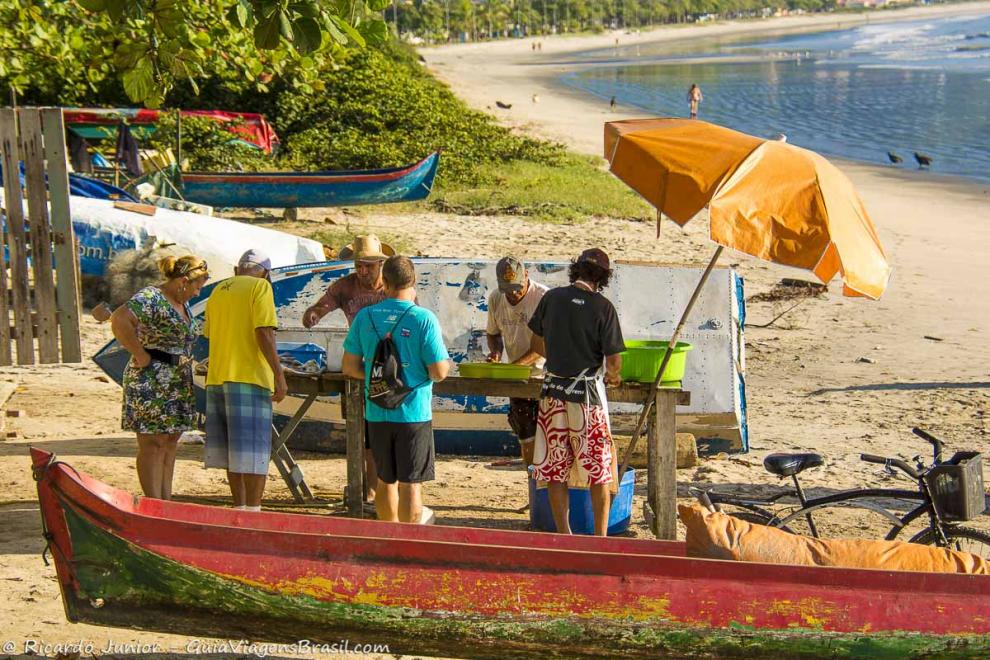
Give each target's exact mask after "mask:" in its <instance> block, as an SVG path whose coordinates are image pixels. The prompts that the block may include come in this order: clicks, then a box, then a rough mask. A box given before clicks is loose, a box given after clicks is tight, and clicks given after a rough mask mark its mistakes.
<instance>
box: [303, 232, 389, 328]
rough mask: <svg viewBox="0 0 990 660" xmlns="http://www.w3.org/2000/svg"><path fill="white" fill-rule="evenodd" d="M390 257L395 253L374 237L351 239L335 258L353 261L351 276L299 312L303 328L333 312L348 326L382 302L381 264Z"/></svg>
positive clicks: (334, 285)
mask: <svg viewBox="0 0 990 660" xmlns="http://www.w3.org/2000/svg"><path fill="white" fill-rule="evenodd" d="M393 254H395V250H393V249H392V248H391V247H390V246H388V245H386V244H385V243H382V242H381V241H380V240H378V237H377V236H375V235H374V234H369V235H367V236H357V237H355V238H354V242H353V243H351V244H350V245H348V246H347V247H345V248H344V249H342V250H341V251H340V255H339V258H340V260H341V261H346V260H347V259H354V272H353V273H351V274H350V275H347V276H345V277H341V278H340V279H338V280H336V281H335V282H334V283H333V284H331V285H330V287H329V288H328V289H327V291H326V293H324V294H323V296H322V297H321V298H320V299H319V300H317V301H316V303H315V304H314V305H311V306H310V307H309V308H308V309H307V310H306V311H305V312H303V325H304V326H305V327H307V328H312V327H313V326H314V325H316V324H317V323H319V322H320V319H322V318H323V317H324V316H326V315H327V314H329V313H330V312H332V311H334V310H335V309H339V310H340V311H342V312H343V313H344V316H346V317H347V324H348V325H350V324H351V323H353V322H354V317H355V316H357V313H358V312H360V311H361V310H362V309H364V308H365V307H368V306H369V305H377V304H378V303H380V302H381V301H383V300H385V283H384V282H382V264H383V263H385V260H386V259H388V258H389V257H391V256H392V255H393Z"/></svg>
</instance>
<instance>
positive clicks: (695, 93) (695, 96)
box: [687, 84, 704, 119]
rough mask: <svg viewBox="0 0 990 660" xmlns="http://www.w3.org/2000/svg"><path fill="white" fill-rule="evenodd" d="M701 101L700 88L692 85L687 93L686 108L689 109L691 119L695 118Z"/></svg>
mask: <svg viewBox="0 0 990 660" xmlns="http://www.w3.org/2000/svg"><path fill="white" fill-rule="evenodd" d="M703 99H704V97H703V96H702V95H701V88H700V87H698V86H697V85H694V84H692V85H691V89H689V90H688V93H687V100H688V106H689V107H690V109H691V119H695V118H697V116H698V106H699V105H701V101H702V100H703Z"/></svg>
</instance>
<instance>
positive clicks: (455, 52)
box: [0, 3, 990, 657]
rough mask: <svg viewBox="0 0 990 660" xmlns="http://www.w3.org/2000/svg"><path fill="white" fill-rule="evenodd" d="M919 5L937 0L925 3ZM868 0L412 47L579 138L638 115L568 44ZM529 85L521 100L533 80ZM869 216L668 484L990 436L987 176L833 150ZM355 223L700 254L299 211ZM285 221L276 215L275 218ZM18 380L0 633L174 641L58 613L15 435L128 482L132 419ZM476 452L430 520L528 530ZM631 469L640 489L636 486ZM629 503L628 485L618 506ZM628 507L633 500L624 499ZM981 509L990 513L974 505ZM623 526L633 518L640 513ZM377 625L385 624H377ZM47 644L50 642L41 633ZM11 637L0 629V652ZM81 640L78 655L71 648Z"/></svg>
mask: <svg viewBox="0 0 990 660" xmlns="http://www.w3.org/2000/svg"><path fill="white" fill-rule="evenodd" d="M981 10H982V11H984V12H985V11H988V10H990V3H974V4H968V5H953V6H948V7H938V8H931V9H929V8H919V9H911V10H905V11H901V12H890V13H888V12H884V13H883V15H882V16H878V15H876V14H873V15H869V18H870V20H874V21H877V20H880V18H881V17H882V18H883V19H887V18H913V17H916V16H919V15H929V14H925V12H939V13H947V12H969V11H981ZM931 15H934V14H931ZM865 16H867V15H864V14H855V15H842V16H824V17H817V16H802V17H793V18H782V19H773V20H766V21H752V22H745V23H724V24H716V25H706V26H691V27H679V28H667V29H663V30H657V31H654V32H651V33H642V34H637V35H627V34H604V35H598V36H580V37H559V38H543V39H541V41H542V42H543V49H542V51H541V52H539V53H534V52H532V51H531V49H530V40H518V41H515V40H514V41H505V42H492V43H484V44H469V45H456V46H446V47H442V48H429V49H424V50H423V51H422V52H423V55H424V57H425V59H426V61H427V64H428V66H429V67H430V69H431V70H432V71H434V72H435V73H436V74H437V75H438V76H439V77H441V78H442V79H443V80H445V81H446V82H448V83H449V84H450V85H451V86H452V88H453V89H454V90H455V92H456V93H457V94H458V95H459V96H461V97H462V98H463V99H464V100H465V101H467V102H468V103H469V104H470V105H471V106H473V107H476V108H479V109H487V108H493V109H494V108H495V106H494V103H495V100H501V101H503V102H511V103H512V106H513V107H512V109H511V110H508V111H502V110H497V111H496V110H493V112H497V113H498V116H499V117H500V119H501V120H502V121H503V122H505V123H506V124H508V125H511V126H514V127H517V128H518V129H519V130H520V131H527V132H530V133H532V134H534V135H540V136H544V137H548V138H552V139H557V140H561V141H563V142H565V143H566V144H568V145H569V146H571V147H572V148H574V149H576V150H578V151H582V152H585V153H589V154H596V155H599V154H600V151H601V139H602V123H603V122H604V121H607V120H610V119H619V118H623V117H630V116H635V113H632V112H630V113H627V112H625V111H623V109H622V108H619V109H617V110H616V111H615V112H609V110H608V107H607V102H602V101H600V100H596V99H594V98H589V97H586V96H584V95H581V94H579V93H578V92H576V91H572V90H569V89H566V88H563V87H561V86H560V85H559V84H557V83H556V82H555V79H556V78H557V77H558V76H559V75H560V73H561V71H562V70H563V69H565V68H566V67H568V66H571V64H568V63H567V62H568V57H567V56H568V55H569V54H572V53H575V52H578V51H584V50H589V49H595V48H607V47H610V46H612V45H614V41H615V39H616V38H618V39H620V44H621V45H627V44H628V43H631V42H633V41H634V40H637V41H641V42H644V43H645V41H646V40H676V39H694V38H698V37H701V36H711V35H716V34H730V33H741V32H749V33H754V34H755V33H757V32H759V31H770V30H774V31H776V30H781V29H787V30H790V29H799V30H804V29H825V28H832V27H836V26H837V25H839V24H843V25H846V24H849V25H852V24H854V23H855V22H856V21H863V20H866V19H865V18H864V17H865ZM534 95H536V96H537V102H535V103H534V102H533V96H534ZM840 167H841V169H842V170H843V171H844V172H845V173H846V174H847V175H848V176H849V177H850V179H851V180H852V181H853V182H854V184H855V185H856V187H857V188H858V190H859V191H860V193H861V195H862V197H863V200H864V202H865V204H866V207H867V209H868V210H869V212H870V214H871V216H872V218H873V220H874V223H875V224H876V226H877V228H878V230H879V232H880V236H881V240H882V241H883V244H884V246H885V248H886V250H887V254H888V257H889V259H890V262H891V263H892V265H893V268H894V272H893V276H892V279H891V282H890V286H889V288H888V290H887V292H886V294H885V295H884V297H883V298H882V299H881V300H879V301H876V302H871V301H868V300H865V299H852V298H844V297H842V296H841V288H842V287H841V284H840V283H838V282H834V283H832V285H831V286H830V287H829V291H828V293H827V294H825V295H824V296H822V297H820V298H815V299H810V300H807V301H806V302H804V303H803V304H801V305H800V306H798V307H797V308H796V309H795V310H793V311H792V312H790V313H788V314H787V315H785V316H784V317H783V318H781V319H779V320H778V321H776V322H775V323H773V324H772V325H770V326H769V327H757V326H760V325H763V324H766V323H768V322H769V321H770V320H771V319H773V318H774V317H775V316H776V315H777V314H778V313H779V312H781V311H783V310H784V309H785V308H786V307H787V306H789V305H790V304H791V303H789V302H787V301H784V302H756V301H751V302H750V303H749V304H748V305H747V313H748V319H747V320H748V322H749V324H751V326H752V327H749V328H748V329H747V331H746V340H747V369H746V392H747V398H748V410H749V426H750V444H751V451H750V453H748V454H741V455H732V456H726V455H720V456H718V457H714V458H711V459H708V460H704V461H702V462H701V464H700V465H699V466H698V467H695V468H691V469H687V470H681V471H679V472H678V487H679V492H680V495H681V496H682V497H685V498H686V497H687V488H688V486H690V485H692V484H701V485H707V484H719V485H725V486H733V487H738V488H741V489H747V490H749V491H752V492H755V491H758V490H761V489H763V488H765V487H767V486H774V485H776V484H777V483H778V482H777V479H776V478H775V477H772V476H771V475H769V474H768V473H766V472H765V471H764V470H763V467H762V460H763V457H764V456H766V455H767V454H769V453H771V452H774V451H816V452H820V453H822V454H823V455H824V456H825V457H826V465H825V466H824V467H823V468H820V469H817V470H814V471H812V472H811V473H809V474H808V476H807V479H806V480H805V482H804V483H805V484H806V486H808V487H810V489H811V491H812V492H814V493H821V492H830V491H832V490H836V489H842V488H849V487H854V486H857V485H862V484H867V483H871V484H893V483H899V484H900V485H902V486H905V487H910V484H909V483H908V482H907V481H906V480H903V479H898V478H893V477H889V476H887V475H884V474H882V471H881V470H879V469H878V466H875V465H869V464H866V463H863V462H861V461H860V460H859V453H860V452H870V453H874V454H882V455H890V456H895V455H900V456H903V457H907V458H910V457H912V456H914V455H916V454H926V453H928V452H929V449H928V446H927V445H926V444H925V443H923V442H922V441H921V440H919V439H917V438H915V437H914V436H913V435H911V433H910V428H911V427H912V426H921V427H923V428H927V429H929V430H931V431H932V432H933V433H934V434H936V435H938V436H940V437H942V438H943V439H945V440H946V442H947V443H948V445H949V446H950V447H952V448H954V449H963V448H966V449H974V450H985V449H986V446H987V442H988V440H990V416H988V411H990V373H988V372H990V368H988V365H990V323H988V321H990V296H987V295H986V293H985V292H984V291H983V287H982V284H983V280H984V279H985V278H986V276H987V266H986V264H987V263H988V260H990V223H988V219H990V214H988V212H987V209H988V208H990V186H987V185H981V184H977V183H972V182H969V181H966V180H962V179H952V178H947V177H940V176H938V175H936V174H930V173H927V172H914V171H909V170H905V169H894V168H888V167H883V166H872V165H866V164H860V163H853V162H841V163H840ZM328 214H329V215H331V216H333V217H336V218H337V219H338V220H339V224H343V223H345V222H346V223H347V225H348V226H349V228H350V229H351V230H352V231H359V230H369V231H377V232H382V233H389V234H391V235H398V236H402V237H404V238H405V239H406V240H407V241H408V244H409V245H411V246H412V248H413V251H415V252H418V253H420V254H429V255H434V256H452V255H457V256H462V257H481V258H497V257H499V256H501V255H503V254H504V253H506V252H509V251H511V252H513V253H515V254H518V255H520V256H523V257H529V258H536V257H539V258H541V259H555V258H569V257H572V256H574V255H575V254H576V253H577V252H578V251H580V250H581V249H582V248H584V247H588V246H591V245H599V246H601V247H604V248H605V249H606V250H607V251H608V252H609V253H611V254H612V255H613V258H616V259H623V260H648V261H652V262H656V263H664V264H690V265H703V264H704V263H705V262H706V261H707V259H708V257H709V256H710V254H711V249H712V248H711V244H710V243H709V241H708V240H707V238H706V227H705V226H704V224H703V223H702V222H699V221H695V222H693V223H690V224H688V225H687V227H686V229H685V230H681V229H679V228H677V227H676V225H674V224H672V223H664V225H663V234H662V236H661V238H660V239H659V240H657V239H656V238H655V227H654V225H653V223H652V222H631V221H624V220H614V219H600V218H594V219H587V220H584V221H582V222H576V223H571V224H553V225H548V224H542V223H539V222H534V221H530V220H526V219H523V218H518V217H477V216H475V217H459V216H453V215H444V214H438V213H426V212H423V213H417V214H410V215H403V216H393V215H383V214H382V215H379V214H376V213H369V214H361V215H356V216H352V215H347V214H344V213H341V212H340V211H339V210H336V211H324V210H316V209H314V210H308V211H306V212H303V213H301V217H300V220H299V223H300V224H299V227H302V226H303V225H306V224H308V223H322V222H323V221H324V218H325V217H326V216H327V215H328ZM270 226H272V227H275V228H278V229H283V230H284V229H286V225H285V223H278V224H271V225H270ZM723 264H724V265H727V266H728V265H731V266H732V267H735V268H737V269H738V270H739V271H740V272H741V273H742V274H743V276H744V277H745V279H746V287H747V290H746V293H747V297H751V296H754V295H757V294H760V293H766V292H767V291H769V290H770V289H771V288H772V287H773V286H774V285H775V284H776V283H777V282H778V281H779V280H780V279H781V278H782V277H801V278H807V277H808V276H807V275H806V274H805V273H801V272H797V271H793V270H789V269H786V268H782V267H778V266H774V265H772V264H767V263H763V262H758V261H756V260H754V259H752V258H750V257H747V256H745V255H741V254H736V253H727V254H726V255H725V256H724V257H723ZM109 337H110V332H109V328H108V327H107V326H106V325H100V324H97V323H95V322H94V321H92V320H91V319H88V317H87V320H86V321H85V322H84V338H85V345H84V355H86V356H92V355H93V354H94V353H95V352H96V350H98V348H99V347H100V346H101V345H102V344H103V343H104V342H105V341H107V340H108V339H109ZM2 382H7V383H10V384H11V385H13V386H14V387H15V388H16V389H15V390H14V393H13V395H12V396H11V398H10V400H9V401H8V403H7V408H8V410H16V411H17V412H18V413H19V416H17V417H8V418H6V423H7V424H6V428H7V430H8V431H15V432H16V436H15V437H10V438H7V439H6V440H4V441H2V442H0V471H2V474H3V475H4V477H3V483H4V491H5V493H6V494H5V496H4V498H3V500H2V501H0V530H3V531H2V532H0V595H2V599H0V601H2V602H0V629H2V635H0V641H7V640H14V641H15V642H16V646H15V647H14V650H15V651H16V652H23V651H24V650H25V648H26V647H25V646H24V644H25V642H26V641H28V640H35V641H37V642H42V643H46V644H59V643H62V644H66V643H76V642H78V641H79V640H84V641H86V642H91V643H92V644H93V645H94V646H95V649H96V650H97V651H100V652H101V653H100V654H102V650H103V649H105V648H106V645H107V643H108V642H111V641H112V642H114V643H116V644H127V643H144V644H158V645H159V650H160V651H161V652H172V653H183V654H184V653H188V652H190V651H191V650H193V647H191V646H190V644H191V643H195V642H194V641H193V640H191V639H190V638H186V637H180V636H171V635H158V634H154V633H142V632H134V631H115V630H110V629H104V628H95V627H90V626H83V625H72V624H68V623H67V622H66V621H65V620H64V616H63V613H62V606H61V602H60V598H59V594H58V587H57V583H56V582H55V577H54V569H53V568H52V567H51V566H45V565H44V564H43V562H42V560H41V552H42V550H43V548H44V542H43V540H42V536H41V528H40V523H39V516H38V508H37V504H36V494H35V490H34V483H33V481H32V479H31V475H30V471H29V459H28V455H27V449H28V447H29V446H32V445H33V446H39V447H43V448H46V449H49V450H52V451H54V452H56V453H57V454H58V455H59V457H61V458H63V459H64V460H67V461H68V462H70V463H71V464H72V465H74V466H75V467H77V468H78V469H81V470H85V471H87V472H89V473H90V474H93V475H94V476H96V477H97V478H99V479H102V480H105V481H107V482H109V483H111V484H113V485H115V486H118V487H121V488H125V489H128V490H130V491H132V492H139V485H138V480H137V475H136V472H135V468H134V457H135V452H136V444H135V441H134V438H133V436H131V435H129V434H127V433H124V432H122V431H120V425H119V416H120V396H121V395H120V389H119V387H118V386H117V385H116V384H114V383H112V382H107V379H106V378H105V377H104V376H103V375H102V374H101V372H100V371H99V370H98V369H97V368H96V367H95V366H94V365H93V363H92V362H89V361H87V362H84V363H83V364H81V365H59V366H45V367H35V368H21V367H14V368H5V369H3V370H2V371H0V384H2ZM297 458H298V459H299V462H300V464H301V466H302V469H303V471H304V473H305V474H306V477H307V481H308V483H309V484H310V486H311V487H312V488H313V490H314V492H315V493H316V494H317V495H318V496H319V497H321V498H323V499H325V500H327V501H328V502H331V505H330V506H328V507H326V508H324V509H323V512H330V511H332V510H333V503H335V502H339V500H340V497H341V493H342V489H343V486H344V483H345V465H344V460H343V458H342V457H339V456H324V455H319V454H303V455H301V456H297ZM490 462H491V459H483V458H480V459H470V458H463V457H457V458H453V457H442V458H441V459H440V460H439V462H438V466H437V481H435V482H432V483H431V484H429V485H428V487H427V488H426V490H425V493H426V500H427V503H428V504H429V505H430V506H431V507H432V508H434V510H435V511H436V513H437V518H438V523H440V524H457V525H468V524H483V525H490V526H500V527H505V528H512V529H526V528H527V525H528V519H527V517H526V516H525V515H524V514H519V513H518V512H517V511H516V510H517V509H518V508H519V507H521V506H522V505H523V504H524V503H525V502H526V487H525V481H524V473H523V472H521V471H511V470H509V471H506V470H497V469H491V468H490V467H489V465H488V464H489V463H490ZM271 475H272V476H273V477H274V478H273V479H272V481H271V482H270V487H269V490H268V493H267V497H268V499H267V500H266V502H267V503H269V504H270V505H271V506H273V507H277V506H279V503H283V504H284V503H286V502H288V501H289V500H290V497H289V493H288V491H287V489H286V488H285V487H284V485H283V484H282V483H281V481H280V480H278V478H277V473H275V471H274V470H272V472H271ZM643 490H644V489H643V487H642V486H640V488H639V493H638V497H639V498H640V499H641V498H642V495H643ZM175 492H176V493H177V494H178V495H179V496H182V497H204V496H223V495H226V494H228V491H227V488H226V482H225V478H224V475H223V474H222V473H221V472H219V471H207V470H205V469H203V468H202V447H201V446H199V445H184V446H182V447H181V448H180V451H179V458H178V461H177V466H176V475H175ZM633 510H634V511H636V512H638V511H640V510H641V506H640V504H639V503H638V502H637V503H636V504H635V505H634V508H633ZM637 518H638V516H637ZM976 526H981V527H984V528H986V527H990V525H988V524H987V523H986V522H984V521H978V522H977V525H976ZM822 527H824V530H823V531H824V533H826V534H828V535H832V536H846V537H873V536H876V534H877V533H878V531H879V530H880V529H882V528H883V526H882V525H879V524H877V521H872V522H871V521H870V519H869V518H867V517H865V516H862V515H849V516H840V517H836V518H835V519H830V520H828V521H823V524H822ZM633 533H634V534H635V535H637V536H645V535H646V534H647V533H648V532H647V530H646V528H645V526H644V525H643V524H642V523H641V521H640V520H638V519H637V520H636V522H635V524H634V526H633ZM380 641H382V642H387V640H380ZM38 651H39V652H38V653H37V655H44V656H51V657H54V656H56V655H57V652H58V649H57V648H56V649H52V648H48V649H46V648H44V647H41V648H39V649H38ZM7 652H8V649H7V648H4V651H3V653H0V655H3V654H4V653H7ZM85 655H86V654H84V657H85Z"/></svg>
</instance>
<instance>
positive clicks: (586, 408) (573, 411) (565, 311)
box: [529, 248, 626, 536]
mask: <svg viewBox="0 0 990 660" xmlns="http://www.w3.org/2000/svg"><path fill="white" fill-rule="evenodd" d="M569 276H570V281H571V285H570V286H565V287H559V288H556V289H552V290H550V291H548V292H547V293H546V294H544V296H543V299H542V300H541V301H540V304H539V305H538V306H537V308H536V311H535V312H534V313H533V317H532V318H531V319H530V321H529V328H530V330H532V331H533V346H532V350H534V351H537V352H538V353H540V354H541V355H545V356H546V358H547V362H546V366H545V375H544V381H543V391H542V392H541V395H540V409H539V421H538V424H537V432H536V441H535V445H534V456H533V466H534V470H533V476H534V477H535V478H536V479H537V480H539V481H546V482H547V483H548V485H547V488H548V490H549V495H550V508H551V509H552V511H553V519H554V523H555V524H556V527H557V531H558V532H561V533H564V534H570V533H571V527H570V523H569V521H568V515H569V513H570V512H569V493H568V486H569V485H574V486H578V487H588V488H589V489H590V491H591V504H592V509H593V510H594V514H595V534H598V535H599V536H605V534H606V532H607V531H608V513H609V504H610V499H611V493H612V491H613V489H614V488H615V485H616V484H617V483H618V479H617V475H616V474H615V473H616V465H615V456H614V446H613V443H612V430H611V427H610V424H609V418H608V400H607V399H606V396H605V385H606V384H607V385H610V386H613V387H614V386H617V385H619V384H620V383H621V382H622V378H621V377H620V376H619V371H620V370H621V369H622V356H621V355H620V353H622V352H623V351H624V350H626V346H625V343H624V342H623V340H622V330H621V329H620V328H619V315H618V314H617V313H616V311H615V307H614V306H613V305H612V303H611V302H610V301H609V300H608V298H606V297H605V296H603V295H602V294H601V293H599V292H600V291H601V290H602V289H603V288H605V287H606V286H608V282H609V279H610V278H611V276H612V269H611V265H610V263H609V258H608V255H607V254H605V252H604V251H602V250H599V249H597V248H593V249H590V250H585V251H584V252H582V253H581V255H580V256H579V257H578V258H577V259H576V260H575V261H574V262H573V263H572V264H571V267H570V272H569ZM575 459H576V460H575Z"/></svg>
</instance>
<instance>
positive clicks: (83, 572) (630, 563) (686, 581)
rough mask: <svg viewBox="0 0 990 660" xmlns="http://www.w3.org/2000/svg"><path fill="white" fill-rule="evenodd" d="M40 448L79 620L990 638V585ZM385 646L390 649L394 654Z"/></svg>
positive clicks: (371, 631) (757, 636) (675, 647)
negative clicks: (372, 512) (280, 494)
mask: <svg viewBox="0 0 990 660" xmlns="http://www.w3.org/2000/svg"><path fill="white" fill-rule="evenodd" d="M52 458H53V457H52V456H51V455H50V454H47V453H46V452H42V451H39V450H32V459H33V463H34V469H35V473H36V477H37V479H38V493H39V499H40V502H41V509H42V516H43V519H44V521H45V528H46V530H47V531H48V533H49V534H50V538H51V542H50V546H51V549H52V555H53V557H54V559H55V562H56V568H57V571H58V577H59V582H60V585H61V588H62V594H63V599H64V602H65V606H66V615H67V616H68V618H69V619H70V620H72V621H79V622H86V623H94V624H98V625H107V626H116V627H131V628H141V629H147V630H155V631H162V632H173V633H181V634H187V635H206V636H214V637H221V638H226V639H230V638H232V637H233V636H235V635H243V636H244V637H245V638H249V639H253V640H258V641H272V642H296V641H297V640H300V639H305V640H309V641H310V642H311V643H321V644H323V643H326V644H332V643H338V644H339V643H340V642H341V641H342V640H348V642H349V643H350V644H357V643H371V644H385V645H388V651H387V652H389V653H417V654H430V655H455V656H458V657H492V658H494V657H507V656H524V657H525V656H536V655H540V656H545V655H547V654H548V653H549V654H551V655H563V656H581V657H591V656H594V657H614V656H620V655H621V656H625V657H629V656H647V655H649V656H653V657H656V656H658V655H666V656H672V657H689V656H712V655H714V656H732V655H737V656H743V655H745V656H750V657H752V656H754V655H756V656H761V655H768V654H771V653H775V654H778V655H781V656H785V657H820V656H822V655H829V656H836V655H838V656H845V657H876V656H877V655H888V656H890V655H894V654H896V656H897V657H906V656H911V655H919V654H929V655H930V654H939V655H945V654H950V655H951V654H954V655H971V654H975V653H980V652H986V651H988V650H990V636H988V633H990V602H988V601H990V599H988V597H987V595H986V594H987V593H988V586H990V584H988V583H990V578H988V577H986V576H971V575H942V574H927V573H898V572H890V571H865V570H851V569H831V568H808V567H797V566H770V565H762V564H749V563H743V562H727V561H714V560H700V559H690V558H687V557H684V556H683V554H684V546H683V544H681V543H677V542H669V541H668V542H664V541H652V540H637V539H621V538H619V539H597V538H573V537H565V536H562V535H550V534H536V533H529V532H510V531H502V530H485V529H472V528H455V527H442V526H436V527H430V526H412V525H400V524H393V523H378V522H372V521H361V520H350V519H341V518H333V517H327V516H300V515H295V514H281V513H253V512H245V511H233V510H231V509H226V508H221V507H206V506H199V505H192V504H179V503H174V502H163V501H159V500H148V499H145V498H138V497H133V496H131V495H129V494H128V493H124V492H123V491H119V490H117V489H114V488H111V487H109V486H106V485H105V484H102V483H100V482H98V481H95V480H93V479H91V478H89V477H87V476H86V475H84V474H79V473H77V472H76V471H75V470H73V469H72V468H70V467H68V466H66V465H64V464H61V463H57V462H53V461H52ZM379 652H383V651H379Z"/></svg>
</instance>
